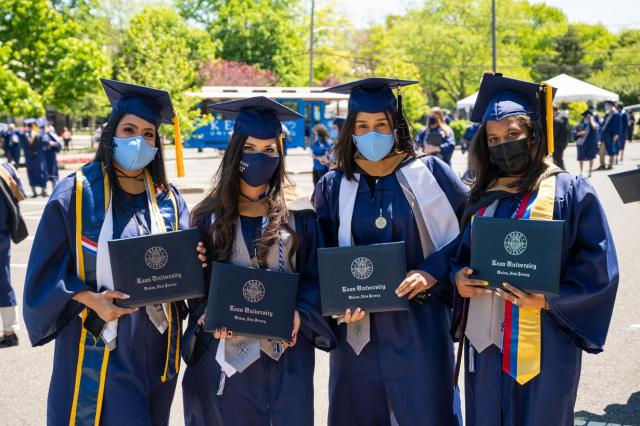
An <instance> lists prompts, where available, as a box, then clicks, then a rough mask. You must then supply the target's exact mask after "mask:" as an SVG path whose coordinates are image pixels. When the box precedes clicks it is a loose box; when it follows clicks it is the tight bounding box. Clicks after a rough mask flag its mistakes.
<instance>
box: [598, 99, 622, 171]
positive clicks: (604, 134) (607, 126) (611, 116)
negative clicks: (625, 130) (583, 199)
mask: <svg viewBox="0 0 640 426" xmlns="http://www.w3.org/2000/svg"><path fill="white" fill-rule="evenodd" d="M604 109H605V111H606V113H607V114H606V115H605V116H604V119H603V124H602V126H601V127H600V140H601V143H603V144H604V152H602V150H601V152H600V169H605V164H604V153H606V154H607V156H609V165H608V166H606V169H607V170H611V169H612V168H613V164H614V161H615V159H616V157H617V156H618V153H619V152H620V135H621V134H622V128H621V121H622V118H621V115H620V112H619V111H618V110H617V109H616V106H615V103H614V102H611V101H607V102H605V103H604Z"/></svg>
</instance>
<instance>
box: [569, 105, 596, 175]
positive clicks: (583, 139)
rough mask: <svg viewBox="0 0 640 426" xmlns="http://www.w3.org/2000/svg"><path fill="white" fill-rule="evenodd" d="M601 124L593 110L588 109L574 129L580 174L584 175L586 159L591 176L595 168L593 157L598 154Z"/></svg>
mask: <svg viewBox="0 0 640 426" xmlns="http://www.w3.org/2000/svg"><path fill="white" fill-rule="evenodd" d="M599 129H600V126H599V125H598V122H597V121H596V119H595V118H594V117H593V112H592V111H591V110H590V109H588V110H586V111H585V112H583V113H582V121H581V122H580V123H578V124H577V125H576V127H575V128H574V129H573V137H574V139H575V141H576V148H577V152H578V162H579V163H580V176H582V170H583V165H584V162H585V161H588V162H589V173H588V175H587V177H591V172H592V170H593V159H594V158H596V155H597V154H598V130H599Z"/></svg>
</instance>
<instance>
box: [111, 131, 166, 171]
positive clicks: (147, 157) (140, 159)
mask: <svg viewBox="0 0 640 426" xmlns="http://www.w3.org/2000/svg"><path fill="white" fill-rule="evenodd" d="M113 146H114V147H115V150H114V158H115V160H116V161H117V162H118V164H119V165H120V166H121V167H122V168H123V169H125V170H140V169H144V168H145V167H146V166H147V164H149V163H150V162H151V161H153V159H154V157H155V156H156V153H157V152H158V148H152V147H150V146H149V144H148V143H147V141H145V140H144V138H143V137H142V136H134V137H132V138H116V137H114V138H113Z"/></svg>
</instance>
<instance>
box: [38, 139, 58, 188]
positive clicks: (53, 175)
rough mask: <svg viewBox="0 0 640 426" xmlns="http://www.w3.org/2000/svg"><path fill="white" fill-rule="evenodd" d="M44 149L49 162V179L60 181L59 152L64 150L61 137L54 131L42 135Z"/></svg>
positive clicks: (45, 157) (52, 181)
mask: <svg viewBox="0 0 640 426" xmlns="http://www.w3.org/2000/svg"><path fill="white" fill-rule="evenodd" d="M42 150H43V151H44V159H45V162H46V163H47V179H48V180H49V181H50V182H51V183H53V185H54V186H55V184H56V183H57V182H58V153H59V152H60V151H61V150H62V144H61V143H60V138H58V136H57V135H55V134H52V133H45V134H44V135H43V136H42Z"/></svg>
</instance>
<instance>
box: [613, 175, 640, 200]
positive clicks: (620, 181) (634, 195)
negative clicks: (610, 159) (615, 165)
mask: <svg viewBox="0 0 640 426" xmlns="http://www.w3.org/2000/svg"><path fill="white" fill-rule="evenodd" d="M609 179H611V182H613V186H615V188H616V191H617V192H618V195H620V198H622V202H623V203H624V204H627V203H633V202H636V201H640V169H633V170H629V171H626V172H621V173H615V174H611V175H609Z"/></svg>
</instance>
